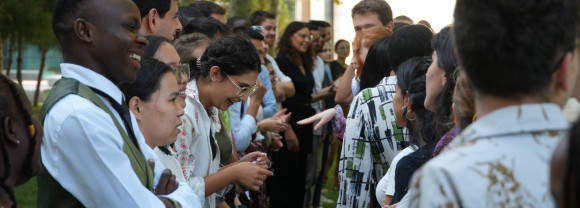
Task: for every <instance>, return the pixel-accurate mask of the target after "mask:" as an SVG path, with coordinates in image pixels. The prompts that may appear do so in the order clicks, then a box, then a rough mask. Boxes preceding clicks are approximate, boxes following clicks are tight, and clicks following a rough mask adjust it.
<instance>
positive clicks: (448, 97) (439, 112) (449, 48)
mask: <svg viewBox="0 0 580 208" xmlns="http://www.w3.org/2000/svg"><path fill="white" fill-rule="evenodd" d="M431 47H432V48H433V50H434V52H435V54H437V63H435V64H437V65H438V66H439V67H440V68H442V69H443V71H445V76H446V77H447V81H446V82H445V85H444V86H443V88H442V89H441V91H439V94H437V95H436V96H437V98H436V99H435V107H434V109H435V110H434V111H435V119H434V121H435V125H436V129H437V134H438V135H441V136H443V135H444V134H445V133H446V132H447V131H449V130H451V128H453V126H455V123H454V122H453V109H452V108H451V105H452V104H453V91H454V90H455V80H456V77H455V74H456V71H457V67H458V64H457V59H456V58H455V52H454V46H453V41H452V40H451V27H450V26H446V27H444V28H443V29H441V31H439V33H437V34H436V35H435V37H433V40H432V41H431Z"/></svg>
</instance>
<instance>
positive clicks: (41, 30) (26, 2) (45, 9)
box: [0, 0, 57, 59]
mask: <svg viewBox="0 0 580 208" xmlns="http://www.w3.org/2000/svg"><path fill="white" fill-rule="evenodd" d="M55 3H56V0H2V1H0V40H1V41H6V40H8V39H11V40H13V41H12V42H15V43H16V42H22V43H23V44H26V45H28V44H32V45H36V46H38V47H39V49H40V50H41V51H47V50H48V49H49V48H50V47H54V46H56V45H57V42H56V38H55V37H54V35H53V33H52V29H51V17H52V11H53V9H54V5H55ZM0 49H1V48H0ZM3 55H7V54H3ZM3 58H4V57H0V59H3Z"/></svg>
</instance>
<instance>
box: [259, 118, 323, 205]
mask: <svg viewBox="0 0 580 208" xmlns="http://www.w3.org/2000/svg"><path fill="white" fill-rule="evenodd" d="M294 115H295V114H293V115H292V117H293V118H291V119H290V122H289V123H290V124H291V126H292V129H293V130H294V133H295V134H296V137H297V138H298V142H299V143H300V151H299V152H290V151H288V144H287V143H286V139H284V140H283V141H282V142H283V143H284V147H282V148H281V149H280V151H278V152H274V153H272V160H273V161H274V164H273V167H274V176H272V177H270V178H271V181H270V187H268V189H269V191H270V207H276V208H284V207H289V208H299V207H302V206H303V205H304V186H306V159H307V156H308V153H310V152H311V149H312V128H313V125H297V124H296V122H297V121H299V120H300V119H302V118H307V117H305V116H306V115H304V116H294ZM308 116H309V115H308Z"/></svg>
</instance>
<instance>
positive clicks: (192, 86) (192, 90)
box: [185, 79, 201, 103]
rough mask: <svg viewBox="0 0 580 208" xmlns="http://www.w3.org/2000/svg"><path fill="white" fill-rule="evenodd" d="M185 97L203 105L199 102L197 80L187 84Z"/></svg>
mask: <svg viewBox="0 0 580 208" xmlns="http://www.w3.org/2000/svg"><path fill="white" fill-rule="evenodd" d="M185 95H186V96H187V97H190V98H193V99H194V100H196V101H197V102H199V103H201V101H200V100H199V90H197V81H196V80H195V79H192V80H190V81H189V82H188V83H187V86H186V87H185Z"/></svg>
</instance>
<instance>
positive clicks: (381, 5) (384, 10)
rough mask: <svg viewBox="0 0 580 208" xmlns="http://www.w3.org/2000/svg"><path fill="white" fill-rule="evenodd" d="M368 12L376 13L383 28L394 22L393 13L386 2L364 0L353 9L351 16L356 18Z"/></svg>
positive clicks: (381, 0)
mask: <svg viewBox="0 0 580 208" xmlns="http://www.w3.org/2000/svg"><path fill="white" fill-rule="evenodd" d="M367 12H374V13H376V14H377V15H378V17H379V20H380V21H381V23H383V26H387V24H389V22H392V21H393V11H392V10H391V6H389V4H388V3H387V2H386V1H385V0H362V1H361V2H359V3H358V4H356V5H355V6H354V7H353V8H352V10H351V16H352V18H354V16H355V15H357V14H364V13H367Z"/></svg>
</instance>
